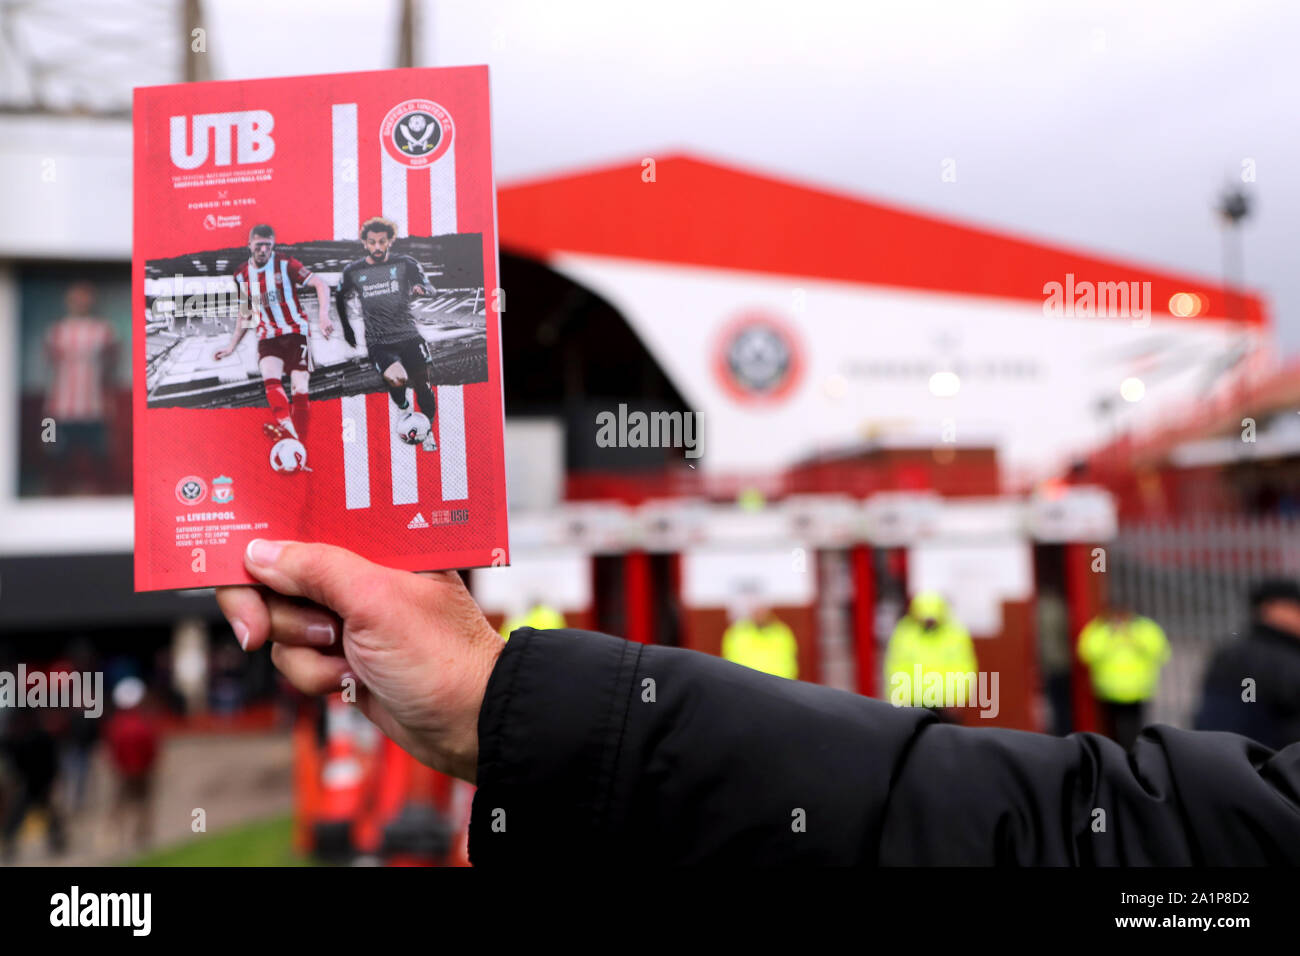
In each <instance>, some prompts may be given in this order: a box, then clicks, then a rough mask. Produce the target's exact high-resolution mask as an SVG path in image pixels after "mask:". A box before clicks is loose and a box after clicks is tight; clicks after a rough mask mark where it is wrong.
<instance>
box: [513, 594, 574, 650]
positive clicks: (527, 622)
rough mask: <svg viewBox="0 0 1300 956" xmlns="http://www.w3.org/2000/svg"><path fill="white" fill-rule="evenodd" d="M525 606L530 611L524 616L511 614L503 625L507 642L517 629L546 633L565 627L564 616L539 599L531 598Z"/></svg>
mask: <svg viewBox="0 0 1300 956" xmlns="http://www.w3.org/2000/svg"><path fill="white" fill-rule="evenodd" d="M523 606H524V607H526V608H528V610H527V611H524V612H523V613H522V614H520V613H515V614H511V615H510V616H509V617H507V618H506V620H505V623H503V624H502V625H501V632H500V633H501V636H502V637H503V638H505V639H506V640H507V641H508V640H510V632H511V631H513V630H515V629H516V628H520V627H535V628H537V629H538V630H539V631H545V630H550V629H551V628H556V627H564V626H565V623H564V615H563V614H561V613H560V612H559V611H558V610H556V609H555V608H553V607H551V606H550V605H549V604H547V603H546V602H545V601H543V600H542V599H541V598H539V597H532V596H530V597H529V599H528V600H527V601H525V602H524V605H523Z"/></svg>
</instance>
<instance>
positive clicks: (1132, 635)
mask: <svg viewBox="0 0 1300 956" xmlns="http://www.w3.org/2000/svg"><path fill="white" fill-rule="evenodd" d="M1079 660H1081V661H1083V663H1085V664H1087V665H1088V669H1089V670H1090V671H1091V672H1092V690H1093V693H1094V694H1096V695H1097V698H1098V699H1100V700H1105V701H1110V702H1111V703H1115V704H1136V703H1138V702H1139V701H1144V700H1149V699H1150V698H1151V696H1152V695H1153V694H1155V692H1156V684H1157V683H1158V682H1159V680H1160V668H1161V667H1163V666H1164V665H1165V662H1166V661H1168V660H1169V642H1168V641H1167V640H1165V632H1164V631H1162V630H1161V629H1160V625H1159V624H1157V623H1156V622H1155V621H1153V620H1151V619H1150V618H1149V617H1140V616H1135V617H1132V618H1130V619H1129V620H1127V621H1119V620H1110V619H1108V618H1106V617H1104V616H1101V617H1095V618H1093V619H1092V620H1091V621H1089V622H1088V625H1087V626H1086V627H1085V628H1084V629H1083V632H1082V633H1081V634H1080V635H1079Z"/></svg>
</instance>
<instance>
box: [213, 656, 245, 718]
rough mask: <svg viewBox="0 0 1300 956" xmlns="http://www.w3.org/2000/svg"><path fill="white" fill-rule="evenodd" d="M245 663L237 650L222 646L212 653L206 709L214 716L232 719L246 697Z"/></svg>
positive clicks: (240, 708)
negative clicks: (218, 715)
mask: <svg viewBox="0 0 1300 956" xmlns="http://www.w3.org/2000/svg"><path fill="white" fill-rule="evenodd" d="M247 672H248V667H247V661H246V659H245V658H244V655H243V654H241V653H239V650H238V649H237V648H234V647H232V646H231V645H229V644H222V645H220V646H219V647H217V648H216V649H215V650H214V651H213V652H212V676H211V679H210V682H209V684H208V707H209V709H210V710H211V711H212V712H213V713H214V714H220V715H222V716H225V717H233V716H235V715H236V714H238V713H239V711H240V710H242V709H243V707H244V704H245V703H246V701H247V697H248V688H247V686H246V685H247V676H248V675H247Z"/></svg>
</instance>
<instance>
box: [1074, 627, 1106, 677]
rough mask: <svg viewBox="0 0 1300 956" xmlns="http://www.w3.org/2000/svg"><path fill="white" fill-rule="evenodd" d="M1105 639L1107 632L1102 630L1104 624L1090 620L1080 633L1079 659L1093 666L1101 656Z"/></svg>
mask: <svg viewBox="0 0 1300 956" xmlns="http://www.w3.org/2000/svg"><path fill="white" fill-rule="evenodd" d="M1105 640H1106V634H1105V632H1104V631H1103V630H1102V625H1101V624H1099V623H1098V622H1097V621H1089V622H1088V623H1087V624H1086V625H1085V626H1084V628H1083V631H1082V632H1080V634H1079V650H1078V654H1079V660H1080V661H1082V662H1083V663H1084V664H1087V665H1089V666H1091V665H1092V662H1093V661H1095V660H1096V659H1097V658H1098V657H1100V656H1101V648H1102V644H1103V643H1104V642H1105Z"/></svg>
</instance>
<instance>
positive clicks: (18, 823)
mask: <svg viewBox="0 0 1300 956" xmlns="http://www.w3.org/2000/svg"><path fill="white" fill-rule="evenodd" d="M48 716H49V715H48V713H47V712H46V711H44V710H39V709H38V710H28V709H23V710H19V711H17V712H16V713H15V714H14V716H13V718H12V720H11V722H10V725H9V736H8V738H7V739H6V741H5V751H6V753H7V754H8V756H9V762H10V766H11V767H12V768H13V771H14V775H15V776H16V777H17V784H18V786H17V792H16V793H15V794H14V795H13V801H12V803H11V804H10V806H9V808H8V812H7V813H6V815H5V822H4V833H3V841H4V842H3V846H2V847H0V857H2V858H3V860H4V862H6V863H8V862H11V861H12V860H13V859H14V856H15V854H16V851H17V841H18V834H19V832H20V831H21V830H22V827H23V824H24V823H25V822H26V821H27V817H28V814H30V813H31V812H32V811H33V810H37V811H40V812H42V813H43V814H44V816H45V836H46V841H47V843H48V844H49V849H50V853H52V854H55V855H58V854H61V853H62V852H63V851H64V849H65V845H66V844H65V839H64V829H63V814H62V813H61V811H60V809H59V806H58V801H57V800H55V799H54V796H55V793H54V791H55V784H56V782H57V781H58V777H59V751H58V745H57V743H56V742H55V739H54V735H53V734H51V733H50V731H49V728H48V726H47V720H48Z"/></svg>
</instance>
